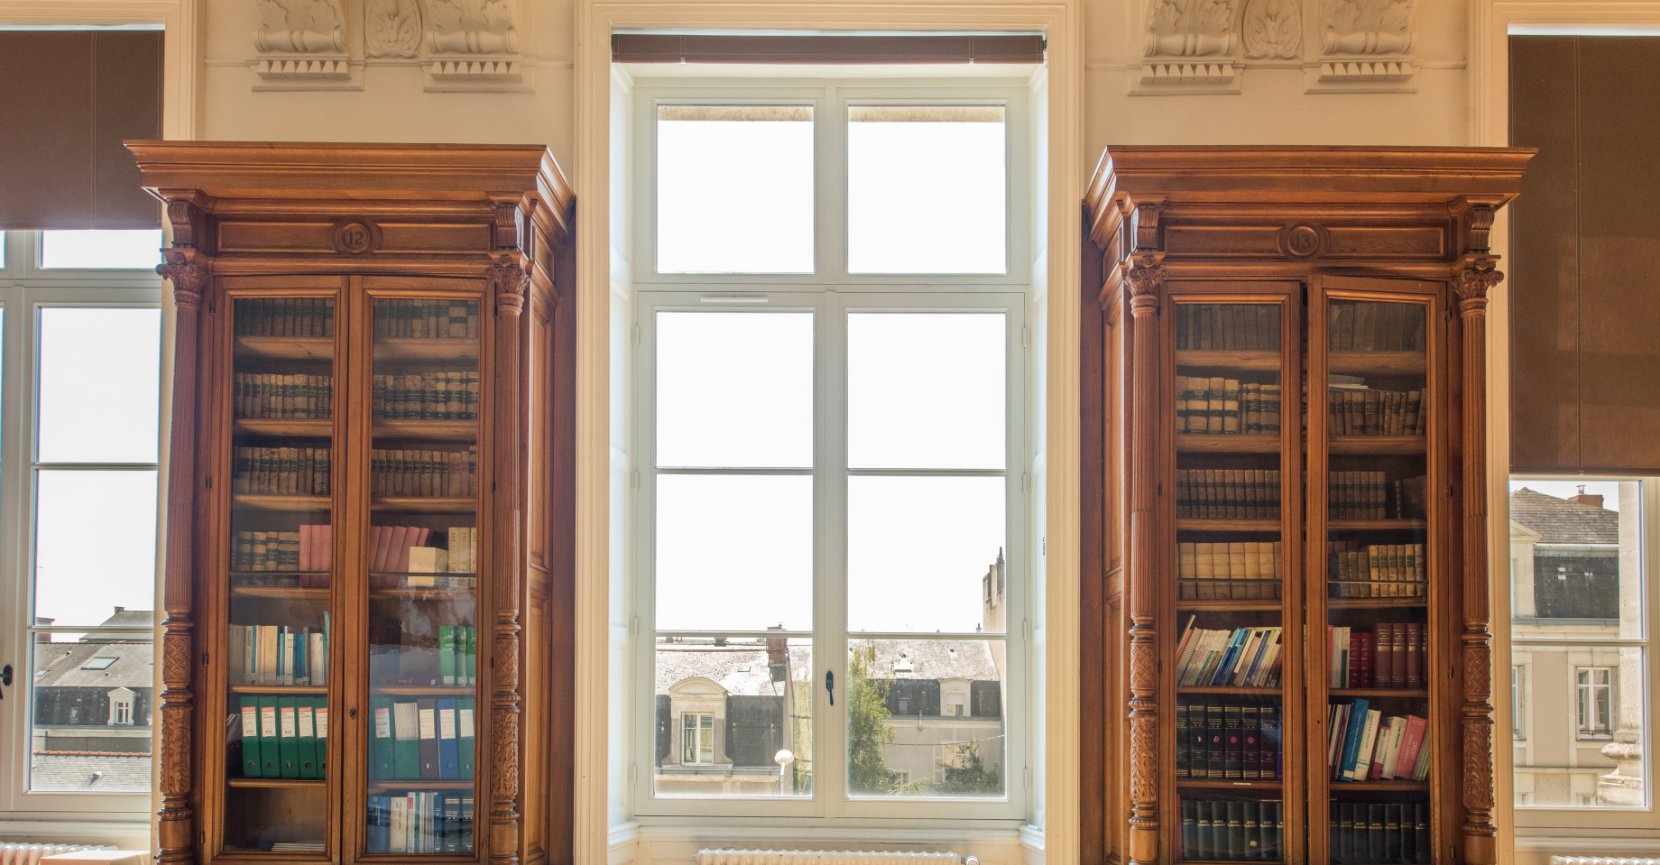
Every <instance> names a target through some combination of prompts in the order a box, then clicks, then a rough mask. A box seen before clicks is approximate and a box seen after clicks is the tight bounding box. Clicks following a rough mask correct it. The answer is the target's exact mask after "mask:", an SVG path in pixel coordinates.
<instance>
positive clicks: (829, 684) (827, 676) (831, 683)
mask: <svg viewBox="0 0 1660 865" xmlns="http://www.w3.org/2000/svg"><path fill="white" fill-rule="evenodd" d="M6 669H8V670H10V669H11V668H10V667H7V668H6ZM824 690H825V692H827V693H828V694H829V695H830V705H832V706H834V705H836V674H835V673H832V672H830V671H829V670H825V671H824Z"/></svg>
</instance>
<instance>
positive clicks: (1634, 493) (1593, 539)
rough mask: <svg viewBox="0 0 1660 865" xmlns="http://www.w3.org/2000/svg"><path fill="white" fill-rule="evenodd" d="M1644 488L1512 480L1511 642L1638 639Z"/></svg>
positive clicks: (1627, 483) (1621, 483)
mask: <svg viewBox="0 0 1660 865" xmlns="http://www.w3.org/2000/svg"><path fill="white" fill-rule="evenodd" d="M1641 488H1642V485H1641V483H1640V482H1638V481H1598V482H1590V483H1583V482H1567V481H1550V480H1534V479H1528V480H1521V479H1517V480H1512V481H1511V483H1510V524H1511V528H1510V571H1511V573H1510V609H1511V623H1512V627H1513V631H1514V634H1515V639H1517V640H1532V639H1562V640H1567V641H1578V640H1596V639H1628V640H1640V639H1642V638H1643V634H1644V626H1643V603H1642V598H1643V588H1642V581H1643V573H1642V537H1641V533H1642V514H1641V513H1640V502H1641ZM1582 490H1583V492H1581V491H1582ZM1536 684H1539V685H1540V686H1541V687H1542V686H1543V683H1536Z"/></svg>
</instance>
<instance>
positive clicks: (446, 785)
mask: <svg viewBox="0 0 1660 865" xmlns="http://www.w3.org/2000/svg"><path fill="white" fill-rule="evenodd" d="M471 789H473V782H472V779H471V778H469V779H467V780H465V781H433V780H426V781H422V780H414V781H370V782H369V792H371V793H380V792H384V791H386V790H471Z"/></svg>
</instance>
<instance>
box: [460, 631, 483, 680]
mask: <svg viewBox="0 0 1660 865" xmlns="http://www.w3.org/2000/svg"><path fill="white" fill-rule="evenodd" d="M461 631H462V635H461V639H462V641H463V642H465V643H466V648H465V649H463V650H462V653H461V669H459V670H457V671H456V675H457V676H460V677H462V678H461V679H460V684H463V685H477V684H478V628H475V627H473V626H472V625H468V626H466V627H464V628H462V629H461Z"/></svg>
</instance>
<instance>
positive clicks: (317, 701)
mask: <svg viewBox="0 0 1660 865" xmlns="http://www.w3.org/2000/svg"><path fill="white" fill-rule="evenodd" d="M311 708H312V715H313V717H314V718H315V719H316V722H317V777H319V778H327V777H328V776H329V700H328V698H327V697H312V698H311Z"/></svg>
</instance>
